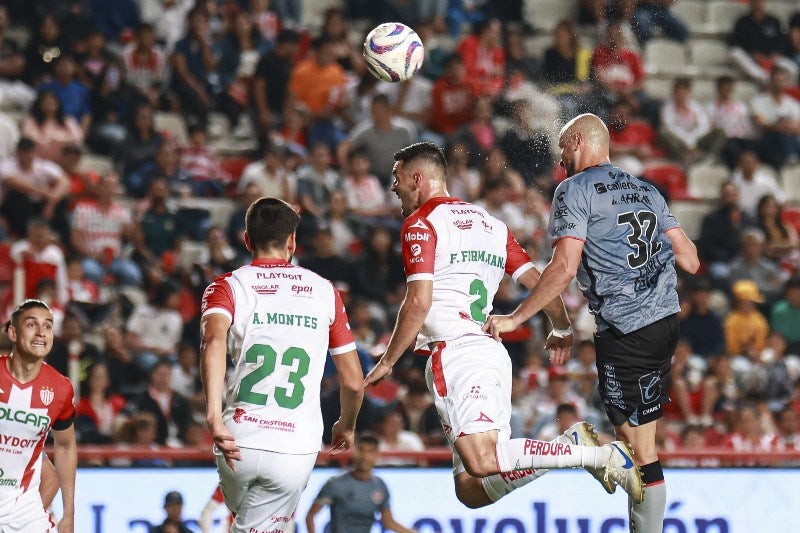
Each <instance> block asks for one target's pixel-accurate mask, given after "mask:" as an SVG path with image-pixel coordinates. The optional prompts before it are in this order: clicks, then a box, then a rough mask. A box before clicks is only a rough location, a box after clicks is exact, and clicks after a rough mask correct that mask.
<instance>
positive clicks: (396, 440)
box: [377, 409, 425, 466]
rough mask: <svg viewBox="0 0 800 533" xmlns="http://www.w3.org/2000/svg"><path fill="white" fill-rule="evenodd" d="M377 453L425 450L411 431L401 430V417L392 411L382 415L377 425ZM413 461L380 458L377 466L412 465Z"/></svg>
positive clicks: (420, 441) (420, 440)
mask: <svg viewBox="0 0 800 533" xmlns="http://www.w3.org/2000/svg"><path fill="white" fill-rule="evenodd" d="M377 433H378V451H379V452H381V453H385V452H421V451H423V450H424V449H425V444H423V442H422V439H420V438H419V436H418V435H417V434H416V433H414V432H413V431H408V430H407V429H403V416H402V415H401V414H400V413H399V412H398V411H395V410H394V409H390V410H388V411H387V412H386V413H384V415H383V417H382V418H381V421H380V422H379V424H378V432H377ZM415 463H416V461H414V460H413V459H401V458H388V457H387V458H383V457H382V458H380V459H379V460H378V464H379V465H382V466H386V465H409V464H411V465H413V464H415Z"/></svg>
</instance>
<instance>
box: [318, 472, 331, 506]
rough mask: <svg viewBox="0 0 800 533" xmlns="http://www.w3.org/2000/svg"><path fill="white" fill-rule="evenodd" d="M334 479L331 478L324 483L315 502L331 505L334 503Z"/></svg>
mask: <svg viewBox="0 0 800 533" xmlns="http://www.w3.org/2000/svg"><path fill="white" fill-rule="evenodd" d="M333 479H334V478H330V479H329V480H328V481H326V482H325V484H324V485H322V488H321V489H319V494H317V497H316V498H314V503H318V504H320V505H330V504H331V503H333V496H334V494H333V492H334V488H333Z"/></svg>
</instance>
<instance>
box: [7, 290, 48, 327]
mask: <svg viewBox="0 0 800 533" xmlns="http://www.w3.org/2000/svg"><path fill="white" fill-rule="evenodd" d="M28 309H45V310H47V311H50V306H49V305H47V304H46V303H44V302H43V301H41V300H36V299H33V298H30V299H28V300H25V301H24V302H22V303H21V304H19V305H18V306H17V307H16V309H14V311H12V313H11V318H10V319H9V321H8V322H6V327H5V329H6V331H8V327H9V326H14V327H15V328H16V327H18V326H19V317H21V316H22V313H24V312H25V311H27V310H28Z"/></svg>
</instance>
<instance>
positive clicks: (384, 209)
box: [342, 150, 399, 229]
mask: <svg viewBox="0 0 800 533" xmlns="http://www.w3.org/2000/svg"><path fill="white" fill-rule="evenodd" d="M348 163H349V165H348V167H349V168H350V172H349V174H348V175H347V177H345V178H344V180H343V181H342V192H344V194H345V197H346V198H347V205H348V207H349V208H350V211H351V212H352V213H353V215H354V216H355V217H357V218H356V220H359V222H361V223H362V224H365V225H367V226H371V225H391V224H392V222H393V220H392V219H391V218H390V216H391V214H392V212H393V211H395V210H394V209H393V207H392V205H391V204H389V203H388V202H387V198H386V189H384V188H383V186H381V183H380V181H378V178H376V177H375V176H374V175H373V174H372V173H371V172H370V160H369V157H368V156H367V153H366V151H365V150H351V151H350V157H349V161H348ZM398 229H399V226H398Z"/></svg>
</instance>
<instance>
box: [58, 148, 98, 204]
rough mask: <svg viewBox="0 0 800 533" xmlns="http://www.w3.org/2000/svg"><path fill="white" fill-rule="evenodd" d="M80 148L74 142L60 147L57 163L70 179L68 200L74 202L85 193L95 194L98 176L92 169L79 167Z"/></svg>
mask: <svg viewBox="0 0 800 533" xmlns="http://www.w3.org/2000/svg"><path fill="white" fill-rule="evenodd" d="M81 156H82V153H81V149H80V147H79V146H78V145H76V144H67V145H65V146H64V147H63V148H62V149H61V154H60V155H59V157H58V164H59V165H61V169H62V170H63V171H64V173H65V174H66V175H67V178H69V181H70V190H69V196H70V201H71V202H75V201H77V199H78V198H81V197H83V196H85V195H89V194H95V187H96V186H97V182H98V180H99V179H100V176H99V175H98V174H97V173H96V172H95V171H93V170H82V169H81Z"/></svg>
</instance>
